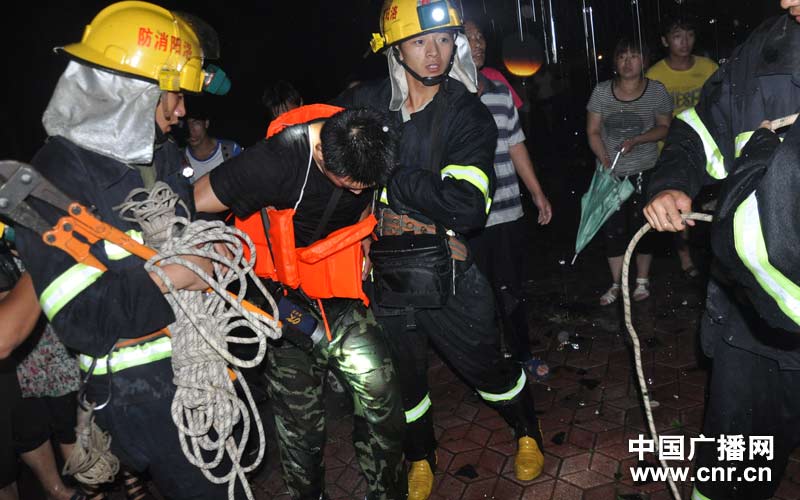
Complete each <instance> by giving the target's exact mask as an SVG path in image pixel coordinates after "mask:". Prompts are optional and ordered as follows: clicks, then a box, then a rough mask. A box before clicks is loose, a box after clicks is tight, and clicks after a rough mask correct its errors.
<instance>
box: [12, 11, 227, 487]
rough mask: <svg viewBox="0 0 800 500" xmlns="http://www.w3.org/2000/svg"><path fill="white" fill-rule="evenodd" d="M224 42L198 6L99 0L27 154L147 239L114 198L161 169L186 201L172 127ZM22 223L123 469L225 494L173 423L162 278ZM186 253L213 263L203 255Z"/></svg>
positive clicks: (112, 220) (36, 278)
mask: <svg viewBox="0 0 800 500" xmlns="http://www.w3.org/2000/svg"><path fill="white" fill-rule="evenodd" d="M218 50H219V41H218V40H217V39H216V35H215V34H214V31H213V30H212V29H211V28H210V27H209V26H207V25H205V23H203V22H202V21H201V20H199V19H197V18H195V17H193V16H189V15H187V14H183V13H176V12H171V11H169V10H166V9H164V8H162V7H159V6H157V5H154V4H151V3H146V2H129V1H125V2H118V3H115V4H112V5H109V6H108V7H106V8H104V9H103V10H102V11H100V12H99V13H98V14H97V16H95V18H94V19H93V20H92V22H91V23H90V24H89V25H88V26H86V30H85V31H84V34H83V38H82V39H81V41H80V42H78V43H72V44H69V45H66V46H65V47H62V48H60V49H59V52H62V53H64V54H65V55H66V56H67V57H68V58H69V60H70V61H69V64H68V65H67V67H66V69H65V70H64V72H63V73H62V75H61V77H60V78H59V81H58V83H57V84H56V88H55V90H54V92H53V95H52V97H51V99H50V103H49V104H48V106H47V109H46V110H45V112H44V116H43V118H42V122H43V125H44V128H45V130H46V131H47V134H48V136H49V140H48V141H47V143H46V144H45V145H44V146H42V148H41V149H40V150H39V151H38V153H37V154H36V156H35V157H34V158H33V160H32V163H33V165H34V166H35V168H36V169H37V170H38V171H39V172H40V173H41V174H42V175H43V176H44V177H45V178H47V180H48V181H50V182H51V183H52V184H54V185H55V186H56V187H57V188H58V189H60V190H61V191H63V192H64V193H65V194H66V195H67V196H68V197H69V198H72V199H74V200H75V201H77V202H79V203H81V204H82V205H84V206H86V207H92V208H93V209H94V210H95V215H97V216H98V218H100V219H102V220H103V221H105V222H107V223H109V224H111V225H113V226H115V227H117V228H119V229H121V230H122V231H125V232H127V233H128V234H130V235H131V236H133V237H134V238H141V231H142V228H141V227H140V226H139V225H138V224H136V223H134V222H131V221H129V220H126V219H123V218H121V217H120V214H119V213H118V212H117V211H116V210H115V209H114V207H115V206H117V205H118V204H120V203H122V202H123V201H124V200H125V198H126V197H127V195H128V193H130V191H131V190H133V189H137V188H139V189H140V188H143V187H144V188H150V187H152V186H153V184H154V183H155V182H156V181H163V182H166V183H168V184H169V185H170V187H171V188H172V190H173V191H174V192H175V193H177V194H178V195H179V196H181V198H182V199H183V201H184V202H185V203H186V206H191V205H192V204H191V186H190V185H189V182H188V180H187V179H186V178H185V177H184V176H182V175H181V153H180V150H179V149H178V147H177V145H176V144H174V142H172V141H171V140H170V139H169V136H168V133H169V131H170V129H171V127H172V126H174V125H175V124H177V123H178V120H179V119H180V118H181V117H182V116H183V115H184V114H185V112H186V110H185V107H184V103H183V92H184V91H188V92H201V91H203V90H204V88H206V87H205V86H206V84H208V83H209V80H210V78H211V74H210V73H208V72H207V70H206V69H204V67H203V64H204V62H205V60H206V59H214V58H216V57H218V56H219V54H218ZM31 204H33V205H35V209H36V210H37V211H38V212H39V213H40V214H42V216H44V217H46V218H47V219H48V221H49V222H50V223H52V224H55V223H56V221H57V220H58V219H59V217H61V216H63V215H64V214H63V213H60V212H59V211H58V210H56V209H54V208H53V207H51V206H50V205H47V204H46V203H43V202H38V200H32V201H31ZM180 215H183V216H185V217H192V216H193V214H192V213H181V214H180ZM16 229H17V232H16V242H17V248H18V250H19V252H20V254H21V256H22V258H23V260H24V262H25V264H26V266H27V268H28V271H29V272H30V275H31V277H32V279H33V284H34V287H35V289H36V293H37V295H38V297H39V302H40V304H41V307H42V311H43V312H44V314H45V315H46V316H47V318H48V319H49V320H50V322H51V323H52V324H53V327H54V328H55V330H56V332H57V333H58V336H59V338H60V339H61V340H62V342H63V343H64V344H65V345H66V346H67V347H69V348H71V349H73V350H75V351H76V352H78V353H79V354H80V356H79V360H80V365H81V369H82V370H84V371H88V372H91V374H92V376H91V377H89V380H88V383H87V385H86V397H87V399H88V400H89V401H91V402H95V403H97V404H98V405H100V404H101V403H103V402H104V401H108V404H107V405H106V406H105V407H104V408H102V409H98V410H97V411H95V413H94V417H95V419H96V422H97V424H98V425H99V426H100V427H101V428H102V429H103V430H104V431H106V432H109V433H110V434H111V437H112V439H111V451H112V452H113V453H114V454H115V455H117V456H118V457H119V459H120V461H121V462H122V463H123V464H124V465H126V466H127V467H129V468H131V469H133V470H136V471H144V470H148V471H149V474H150V477H151V478H152V480H153V482H154V483H155V484H156V486H157V488H158V490H159V491H160V492H161V494H162V495H164V496H165V497H168V498H175V499H188V498H192V499H199V498H203V499H217V498H223V497H225V496H226V493H225V491H226V488H225V487H224V486H222V485H217V484H212V483H211V482H209V481H208V480H206V479H205V477H203V474H202V472H201V471H200V469H198V468H197V467H195V466H194V465H192V464H191V463H189V461H188V460H187V459H186V457H185V456H184V454H183V452H182V451H181V446H180V442H179V439H178V431H177V429H176V427H175V424H174V423H173V421H172V416H171V414H170V407H171V405H172V400H173V397H174V395H175V386H174V384H173V382H172V377H173V374H172V367H171V364H170V357H171V353H172V347H171V343H170V339H169V338H168V337H166V336H165V335H164V333H162V332H160V331H161V330H162V329H163V328H165V327H167V326H168V325H170V324H171V323H173V322H174V321H175V315H174V314H173V311H172V308H171V307H170V305H169V303H168V302H167V300H166V298H165V297H164V294H166V293H168V292H167V290H166V286H165V285H164V283H163V282H162V281H161V279H160V278H158V277H157V276H156V275H155V274H150V273H148V272H147V271H145V269H144V265H143V263H142V261H141V259H139V258H138V257H136V256H133V255H131V254H130V253H128V252H127V251H125V250H124V249H122V248H120V247H118V246H116V245H113V244H109V243H108V242H103V241H102V240H101V241H100V242H98V243H96V244H94V245H93V246H92V255H93V256H94V257H96V258H97V259H98V260H99V261H100V262H101V263H102V264H103V266H104V267H105V268H106V269H105V270H101V269H97V268H95V267H92V266H89V265H85V264H82V263H76V262H75V261H74V260H73V259H72V257H70V256H69V255H68V254H66V253H65V252H63V251H62V250H60V249H58V248H55V247H51V246H48V245H45V244H44V242H43V241H42V238H41V235H39V234H37V233H34V232H32V231H30V230H27V229H25V228H23V227H18V228H16ZM184 257H185V258H187V259H190V260H192V261H194V262H195V263H196V264H198V265H200V266H201V267H202V268H203V269H204V270H205V271H206V272H210V270H211V269H212V265H211V262H210V261H209V260H208V259H205V258H199V257H189V256H184ZM162 269H163V271H164V272H166V273H167V275H168V276H169V278H170V280H171V281H172V282H173V283H174V284H175V286H176V288H177V289H188V290H204V289H205V288H207V286H208V285H207V284H206V283H205V282H204V281H203V280H202V279H200V278H199V277H198V276H197V275H195V274H194V273H193V272H191V271H189V270H188V269H186V268H184V267H182V266H179V265H165V266H163V267H162ZM154 332H159V333H156V334H154V335H150V334H153V333H154ZM138 339H142V340H138ZM123 343H124V346H123V345H122V344H123ZM112 374H113V376H112Z"/></svg>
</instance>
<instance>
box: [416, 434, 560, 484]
mask: <svg viewBox="0 0 800 500" xmlns="http://www.w3.org/2000/svg"><path fill="white" fill-rule="evenodd" d="M542 469H544V455H543V454H542V451H541V450H540V449H539V445H538V444H537V443H536V440H535V439H533V438H532V437H528V436H523V437H521V438H519V442H518V447H517V456H515V457H514V473H515V474H516V475H517V479H519V480H520V481H533V480H534V479H536V478H537V477H539V474H541V473H542ZM409 483H410V479H409ZM409 498H411V497H410V496H409Z"/></svg>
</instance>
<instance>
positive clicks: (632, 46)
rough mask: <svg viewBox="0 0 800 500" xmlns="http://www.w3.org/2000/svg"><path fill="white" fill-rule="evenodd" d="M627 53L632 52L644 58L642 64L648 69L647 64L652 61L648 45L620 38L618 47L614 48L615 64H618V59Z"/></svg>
mask: <svg viewBox="0 0 800 500" xmlns="http://www.w3.org/2000/svg"><path fill="white" fill-rule="evenodd" d="M625 52H632V53H634V54H639V55H640V56H642V64H643V66H644V68H647V62H648V61H649V60H650V53H649V52H648V50H647V45H645V44H640V43H638V42H636V41H634V40H633V39H632V38H628V37H622V38H620V39H619V41H618V42H617V45H616V46H615V47H614V64H616V61H617V58H618V57H619V56H621V55H622V54H624V53H625Z"/></svg>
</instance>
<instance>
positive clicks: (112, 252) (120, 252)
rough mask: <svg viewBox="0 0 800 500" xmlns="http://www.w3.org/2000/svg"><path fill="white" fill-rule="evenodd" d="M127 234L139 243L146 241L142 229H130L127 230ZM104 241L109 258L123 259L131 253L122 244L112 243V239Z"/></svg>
mask: <svg viewBox="0 0 800 500" xmlns="http://www.w3.org/2000/svg"><path fill="white" fill-rule="evenodd" d="M125 234H127V235H128V236H130V237H131V238H133V239H134V240H136V241H137V242H139V243H144V238H142V232H141V231H136V230H134V229H131V230H129V231H125ZM103 243H104V244H105V250H106V255H107V256H108V260H122V259H124V258H125V257H128V256H129V255H130V252H128V251H127V250H125V249H124V248H122V247H121V246H118V245H115V244H113V243H111V242H110V241H107V240H106V241H104V242H103Z"/></svg>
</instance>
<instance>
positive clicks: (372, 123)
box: [320, 108, 398, 186]
mask: <svg viewBox="0 0 800 500" xmlns="http://www.w3.org/2000/svg"><path fill="white" fill-rule="evenodd" d="M320 140H321V142H322V156H323V159H324V161H325V170H327V171H329V172H331V173H332V174H334V175H336V176H337V177H349V178H350V180H352V181H353V182H357V183H359V184H363V185H365V186H380V185H383V184H385V183H386V179H387V178H388V177H389V174H390V173H391V171H392V170H393V169H394V166H395V157H396V154H397V145H398V130H397V129H396V127H395V126H394V125H392V124H391V123H390V122H389V118H388V117H387V116H386V115H385V114H383V113H381V112H380V111H376V110H373V109H367V108H356V109H348V110H344V111H340V112H338V113H336V114H335V115H333V116H331V117H330V118H328V119H327V120H326V121H325V124H324V125H323V126H322V132H320Z"/></svg>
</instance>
